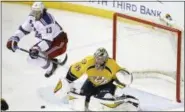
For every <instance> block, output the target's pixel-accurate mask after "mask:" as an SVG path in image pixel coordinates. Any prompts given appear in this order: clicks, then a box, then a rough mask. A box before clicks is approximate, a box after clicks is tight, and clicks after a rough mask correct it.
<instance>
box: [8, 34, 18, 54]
mask: <svg viewBox="0 0 185 112" xmlns="http://www.w3.org/2000/svg"><path fill="white" fill-rule="evenodd" d="M19 41H20V39H19V37H17V36H12V37H11V38H10V39H9V40H8V42H7V44H6V47H7V48H8V49H10V50H12V51H13V52H15V51H16V50H17V49H18V46H17V44H18V42H19Z"/></svg>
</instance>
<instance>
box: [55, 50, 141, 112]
mask: <svg viewBox="0 0 185 112" xmlns="http://www.w3.org/2000/svg"><path fill="white" fill-rule="evenodd" d="M84 74H86V75H87V79H86V81H85V82H84V84H83V86H82V87H81V89H80V91H77V90H76V89H74V88H73V86H72V85H73V82H74V81H75V80H77V79H78V78H80V77H81V76H82V75H84ZM126 77H127V78H126ZM132 80H133V77H132V74H131V73H129V72H128V71H127V70H126V69H125V68H122V67H120V66H119V65H118V64H117V63H116V61H115V60H114V59H112V58H110V57H109V55H108V53H107V51H106V49H105V48H99V49H97V50H96V52H95V53H94V55H92V56H87V57H86V58H84V59H83V60H82V61H80V62H77V63H74V64H72V65H71V67H70V68H69V71H68V73H67V75H66V77H65V80H64V79H61V80H59V82H58V84H57V86H56V87H55V90H54V93H57V92H58V91H64V90H63V87H62V86H63V85H65V84H66V83H67V84H68V85H67V86H68V87H67V88H68V89H69V91H68V92H67V94H68V100H69V104H70V105H71V106H72V107H73V109H74V110H79V111H88V110H89V111H114V110H122V111H137V110H139V100H138V99H137V98H135V97H134V96H131V95H127V94H120V95H119V96H118V95H115V90H116V89H117V88H118V87H119V88H122V89H124V87H126V86H127V85H129V84H131V83H132Z"/></svg>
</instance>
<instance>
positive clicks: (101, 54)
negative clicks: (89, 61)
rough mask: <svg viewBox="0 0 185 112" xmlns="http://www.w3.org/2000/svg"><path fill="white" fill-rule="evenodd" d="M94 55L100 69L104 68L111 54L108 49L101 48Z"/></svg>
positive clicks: (96, 66) (96, 65)
mask: <svg viewBox="0 0 185 112" xmlns="http://www.w3.org/2000/svg"><path fill="white" fill-rule="evenodd" d="M94 57H95V68H96V69H98V70H100V69H101V70H102V69H104V67H105V64H106V61H107V60H108V58H109V55H108V53H107V51H106V49H104V48H99V49H98V50H96V52H95V53H94Z"/></svg>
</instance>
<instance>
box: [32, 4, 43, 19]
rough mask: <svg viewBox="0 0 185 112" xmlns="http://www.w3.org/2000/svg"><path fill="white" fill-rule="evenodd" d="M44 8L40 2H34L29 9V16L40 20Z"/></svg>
mask: <svg viewBox="0 0 185 112" xmlns="http://www.w3.org/2000/svg"><path fill="white" fill-rule="evenodd" d="M44 9H45V7H44V4H43V3H42V2H34V3H33V5H32V7H31V10H32V12H31V15H32V16H34V17H35V18H36V20H38V19H40V18H41V15H42V13H43V11H44Z"/></svg>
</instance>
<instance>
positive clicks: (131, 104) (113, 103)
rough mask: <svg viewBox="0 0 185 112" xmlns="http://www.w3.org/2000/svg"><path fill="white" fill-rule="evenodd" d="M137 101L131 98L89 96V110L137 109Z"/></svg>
mask: <svg viewBox="0 0 185 112" xmlns="http://www.w3.org/2000/svg"><path fill="white" fill-rule="evenodd" d="M138 109H139V101H138V100H137V99H135V98H134V97H133V98H118V99H115V98H111V97H110V98H98V97H94V96H92V97H91V100H90V102H89V110H91V111H119V110H122V111H138Z"/></svg>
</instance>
